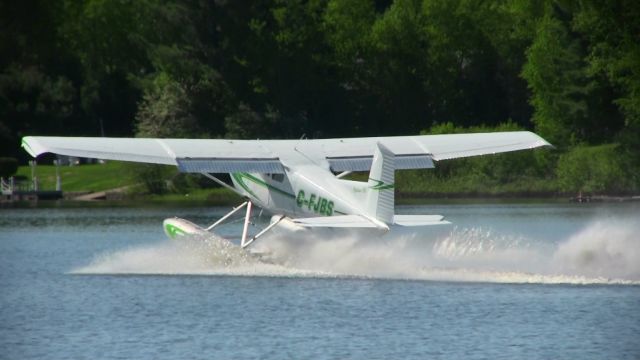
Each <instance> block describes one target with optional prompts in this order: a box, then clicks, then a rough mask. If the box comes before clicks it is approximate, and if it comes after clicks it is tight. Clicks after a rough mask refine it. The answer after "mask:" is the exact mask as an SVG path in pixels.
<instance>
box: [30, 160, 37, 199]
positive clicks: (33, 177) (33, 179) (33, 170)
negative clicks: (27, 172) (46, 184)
mask: <svg viewBox="0 0 640 360" xmlns="http://www.w3.org/2000/svg"><path fill="white" fill-rule="evenodd" d="M29 165H30V166H31V188H32V190H33V191H38V178H37V177H36V161H35V160H31V161H29Z"/></svg>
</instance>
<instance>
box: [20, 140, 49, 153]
mask: <svg viewBox="0 0 640 360" xmlns="http://www.w3.org/2000/svg"><path fill="white" fill-rule="evenodd" d="M20 146H21V147H22V148H23V149H24V150H25V151H26V152H28V153H29V155H31V156H32V157H34V158H35V157H38V155H40V154H42V153H44V152H45V151H41V149H40V146H39V144H38V142H37V140H36V138H35V137H33V136H25V137H23V138H22V142H21V144H20Z"/></svg>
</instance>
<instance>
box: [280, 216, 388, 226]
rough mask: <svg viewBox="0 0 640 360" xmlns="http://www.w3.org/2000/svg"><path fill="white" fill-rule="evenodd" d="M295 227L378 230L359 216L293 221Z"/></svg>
mask: <svg viewBox="0 0 640 360" xmlns="http://www.w3.org/2000/svg"><path fill="white" fill-rule="evenodd" d="M293 222H294V223H295V224H297V225H300V226H304V227H334V228H378V227H379V226H377V225H376V224H374V223H373V222H371V221H370V220H367V219H366V218H364V217H362V216H360V215H340V216H327V217H312V218H300V219H293Z"/></svg>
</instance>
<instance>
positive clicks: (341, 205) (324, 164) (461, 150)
mask: <svg viewBox="0 0 640 360" xmlns="http://www.w3.org/2000/svg"><path fill="white" fill-rule="evenodd" d="M548 146H551V145H550V144H549V143H548V142H547V141H545V140H544V139H543V138H541V137H540V136H538V135H536V134H534V133H532V132H528V131H514V132H495V133H473V134H449V135H416V136H391V137H363V138H335V139H304V138H303V139H298V140H230V139H164V138H162V139H160V138H106V137H48V136H26V137H24V138H23V139H22V147H23V148H24V149H25V150H26V151H27V152H28V153H29V154H30V155H31V156H33V157H37V156H39V155H41V154H43V153H53V154H58V155H65V156H73V157H84V158H96V159H103V160H117V161H131V162H139V163H149V164H163V165H173V166H176V167H177V168H178V170H179V171H180V172H184V173H199V174H202V175H204V176H206V177H207V178H209V179H211V180H213V181H215V182H216V183H218V184H220V185H221V186H224V187H227V188H229V189H231V190H232V191H234V192H236V193H238V194H239V195H240V196H242V197H243V198H244V199H245V201H244V202H243V203H242V204H240V205H238V206H236V207H234V208H233V209H232V210H231V211H230V212H229V213H228V214H226V215H224V216H223V217H221V218H220V219H218V220H217V221H215V222H214V223H213V224H211V225H209V226H206V227H201V226H198V225H196V224H194V223H192V222H190V221H188V220H185V219H181V218H177V217H176V218H169V219H165V220H164V222H163V227H164V231H165V233H166V234H167V235H168V236H169V237H170V238H179V237H182V236H188V235H202V234H207V233H210V234H215V233H214V230H215V229H216V227H217V226H219V225H220V224H222V223H223V222H225V221H227V220H228V219H229V218H231V217H232V216H233V215H234V214H235V213H237V212H239V211H240V210H242V209H244V210H245V213H244V225H243V230H242V234H241V237H240V241H239V246H240V247H242V248H247V247H248V246H250V245H251V244H253V243H254V242H255V241H256V240H257V239H258V238H260V237H261V236H263V235H264V234H266V233H268V232H270V231H272V230H276V231H279V232H280V233H296V234H304V233H305V232H309V233H318V232H328V233H329V234H331V233H334V232H339V231H341V230H343V231H344V230H348V231H356V232H365V233H367V234H369V235H370V236H376V237H385V236H389V235H395V234H402V233H412V232H421V231H425V230H427V231H429V230H434V229H438V230H440V231H439V232H442V231H441V230H443V229H444V231H445V232H446V231H447V230H446V229H450V228H451V223H450V222H449V221H447V220H445V219H444V217H443V216H441V215H399V214H396V213H395V171H396V170H405V169H429V168H434V167H435V165H434V164H435V163H437V162H439V161H443V160H449V159H456V158H463V157H471V156H480V155H489V154H497V153H503V152H510V151H518V150H527V149H534V148H538V147H548ZM352 172H365V173H366V172H369V177H368V180H367V181H366V182H365V181H354V180H349V179H345V178H344V177H345V176H347V175H349V174H350V173H352ZM225 173H228V174H230V179H231V181H230V183H227V182H225V181H223V180H222V179H221V176H220V175H219V174H225ZM254 207H259V208H261V209H262V210H261V212H262V211H263V210H264V211H266V212H268V213H269V214H271V215H272V217H271V220H270V222H269V224H268V225H266V226H265V227H264V228H263V229H262V230H260V231H259V232H257V233H256V234H255V235H249V231H248V227H249V224H250V223H251V219H252V213H253V212H255V211H254ZM240 214H241V213H240Z"/></svg>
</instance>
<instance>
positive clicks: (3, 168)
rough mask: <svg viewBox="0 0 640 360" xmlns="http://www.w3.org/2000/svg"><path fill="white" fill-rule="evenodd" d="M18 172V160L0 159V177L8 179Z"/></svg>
mask: <svg viewBox="0 0 640 360" xmlns="http://www.w3.org/2000/svg"><path fill="white" fill-rule="evenodd" d="M16 171H18V160H16V159H15V158H8V157H0V176H1V177H9V176H11V175H13V174H15V173H16Z"/></svg>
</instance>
